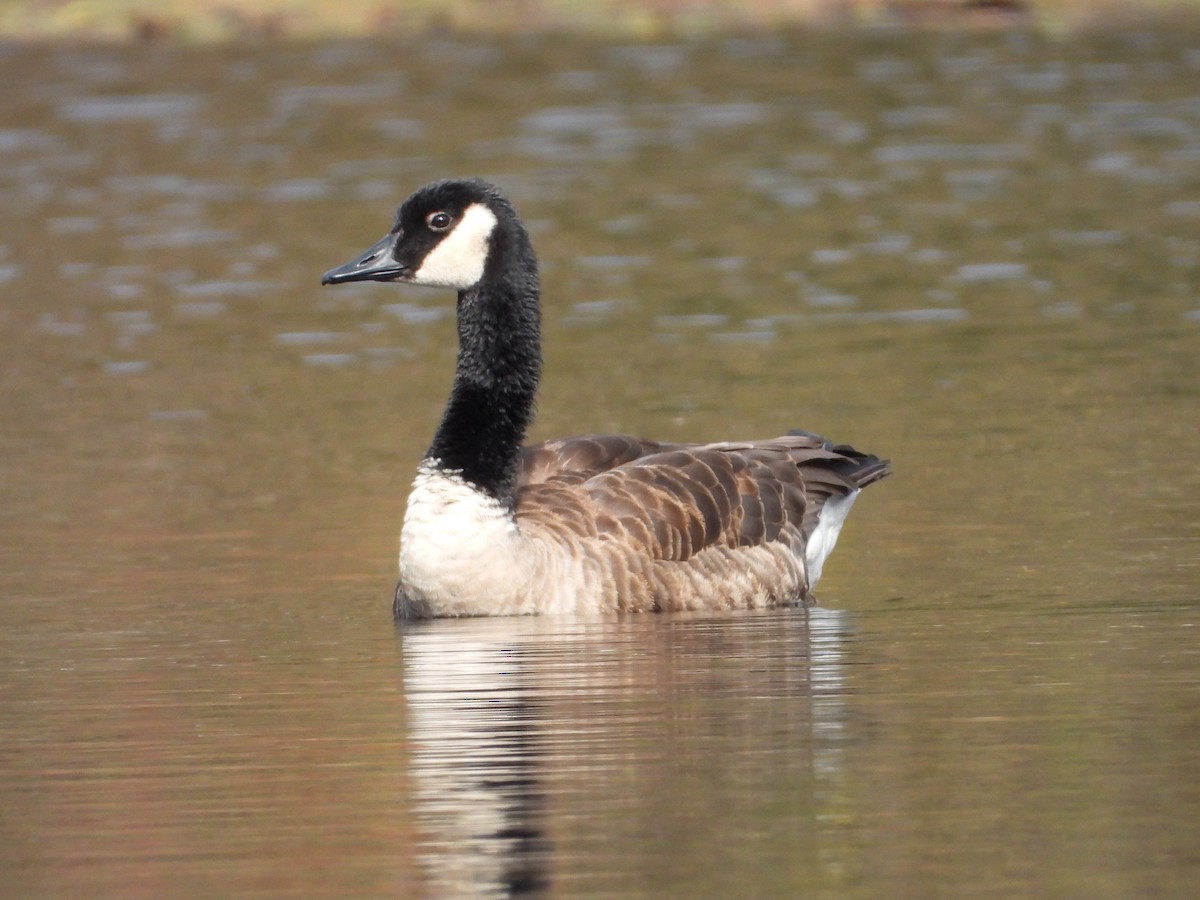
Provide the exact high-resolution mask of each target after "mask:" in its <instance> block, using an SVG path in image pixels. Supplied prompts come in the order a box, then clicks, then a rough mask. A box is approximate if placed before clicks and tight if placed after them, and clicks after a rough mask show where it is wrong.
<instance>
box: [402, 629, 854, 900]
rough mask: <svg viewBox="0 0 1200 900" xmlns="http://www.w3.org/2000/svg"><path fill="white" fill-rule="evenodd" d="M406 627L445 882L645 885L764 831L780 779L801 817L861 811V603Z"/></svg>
mask: <svg viewBox="0 0 1200 900" xmlns="http://www.w3.org/2000/svg"><path fill="white" fill-rule="evenodd" d="M399 627H400V639H401V641H402V644H403V655H404V673H405V674H404V678H405V693H406V701H407V710H408V717H407V729H408V743H409V746H410V748H411V756H410V766H411V775H412V784H413V795H412V801H413V803H412V804H411V808H412V809H414V811H415V822H414V823H413V824H414V825H415V827H416V830H417V832H418V834H419V835H420V836H421V837H420V840H419V844H418V847H417V848H416V850H417V853H418V854H419V858H420V863H421V867H422V869H423V871H424V875H425V878H426V879H427V884H428V895H429V896H431V897H506V896H518V895H529V894H533V895H536V894H540V893H544V892H547V891H549V889H550V888H551V887H554V888H555V889H556V890H559V889H561V888H562V885H563V884H564V883H565V884H569V885H571V886H573V887H584V886H587V885H592V886H602V887H604V888H605V889H609V890H611V889H613V888H619V887H620V884H621V882H622V881H624V880H625V879H628V882H627V883H629V884H636V883H637V882H638V881H640V880H642V879H644V878H646V877H648V876H649V875H650V874H651V873H653V872H654V871H655V867H656V866H660V865H664V864H666V863H667V862H670V858H671V857H672V856H675V857H676V859H675V861H674V862H671V865H673V866H674V865H678V864H680V863H681V862H683V863H686V862H687V859H688V857H689V856H690V855H694V854H696V853H697V852H699V851H698V848H700V847H710V848H720V847H722V846H723V845H725V846H727V845H728V842H729V836H728V835H726V834H723V830H724V829H729V828H734V829H737V828H739V827H740V826H739V818H740V817H742V816H745V817H747V818H748V819H755V821H756V822H757V823H758V824H757V825H756V827H761V821H760V820H761V816H760V814H759V812H757V811H756V805H757V804H759V803H760V802H764V799H763V798H762V797H759V796H758V794H759V793H761V792H762V790H766V791H767V793H768V795H769V796H768V798H767V799H768V800H769V802H770V803H773V804H775V805H776V806H778V800H779V797H780V796H781V793H780V792H783V793H782V796H786V792H787V791H789V790H791V791H793V792H794V795H795V810H796V815H798V816H800V820H799V825H800V827H801V828H804V827H809V828H812V829H818V828H820V827H823V826H821V825H820V824H819V823H820V822H822V821H826V820H844V818H845V817H844V814H843V811H842V810H841V809H840V808H839V809H837V810H834V812H835V813H836V815H834V816H832V817H831V816H830V815H829V813H830V807H831V806H839V807H844V805H845V802H846V801H845V798H844V791H842V790H841V789H840V788H839V786H838V785H839V781H840V778H841V768H842V767H841V764H840V757H841V754H842V752H843V749H844V747H845V742H846V739H847V736H846V716H845V710H844V693H845V690H844V682H843V679H844V664H843V643H844V639H845V636H846V633H847V628H848V623H847V621H846V617H845V614H844V613H840V612H837V611H830V610H826V609H821V608H816V607H814V608H807V609H806V608H796V609H786V610H774V611H768V612H764V613H732V614H731V613H726V614H720V615H718V614H695V615H671V616H644V617H627V618H624V619H622V618H605V619H591V620H586V619H585V620H579V619H556V618H554V617H549V618H529V619H467V620H453V619H451V620H436V621H428V622H406V623H403V624H401V625H400V626H399ZM722 773H732V774H733V775H736V777H722ZM760 789H762V790H760ZM805 823H808V824H807V825H806V824H805ZM796 825H797V820H794V818H793V819H788V820H787V822H786V827H787V831H788V832H789V833H787V834H779V835H778V836H777V837H778V839H779V840H786V841H788V842H792V843H793V845H794V842H795V841H797V839H804V838H805V835H803V834H796V833H795V831H796V830H797V829H796ZM744 837H745V833H744V829H742V832H741V833H740V834H739V836H738V838H737V839H744ZM812 837H813V839H814V844H819V835H813V836H812ZM775 838H776V836H772V835H770V834H768V835H766V837H764V840H775ZM817 849H818V850H819V849H820V848H819V847H817ZM716 852H717V854H718V855H719V853H720V851H719V850H717V851H716ZM821 852H823V853H824V856H825V857H826V858H827V857H829V853H828V848H826V850H825V851H821ZM706 855H708V856H712V852H711V851H710V852H709V853H708V854H706ZM836 862H837V861H836V860H828V864H830V865H833V864H836Z"/></svg>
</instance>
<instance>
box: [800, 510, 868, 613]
mask: <svg viewBox="0 0 1200 900" xmlns="http://www.w3.org/2000/svg"><path fill="white" fill-rule="evenodd" d="M857 498H858V491H854V492H853V493H850V494H847V495H846V496H844V497H836V498H834V497H830V498H829V499H828V500H827V501H825V505H824V506H823V507H822V508H821V518H820V519H818V520H817V527H816V529H815V530H814V531H813V533H812V534H811V535H810V536H809V538H808V544H807V545H806V546H805V548H804V561H805V565H806V566H807V567H808V588H809V590H812V589H813V587H815V586H816V583H817V581H819V580H820V578H821V569H822V568H824V566H825V560H827V559H829V554H830V553H832V552H833V547H834V545H835V544H836V543H837V539H838V535H839V534H840V533H841V531H842V525H843V524H844V523H845V521H846V516H848V515H849V514H850V507H851V506H853V505H854V501H855V500H856V499H857Z"/></svg>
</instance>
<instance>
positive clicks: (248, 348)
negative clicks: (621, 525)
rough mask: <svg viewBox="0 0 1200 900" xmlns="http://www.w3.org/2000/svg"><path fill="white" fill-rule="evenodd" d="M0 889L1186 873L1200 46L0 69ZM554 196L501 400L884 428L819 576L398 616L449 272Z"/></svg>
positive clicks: (452, 886) (1196, 555)
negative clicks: (688, 599) (427, 210)
mask: <svg viewBox="0 0 1200 900" xmlns="http://www.w3.org/2000/svg"><path fill="white" fill-rule="evenodd" d="M0 80H2V83H3V84H4V85H6V87H5V90H4V91H2V92H0V110H2V113H3V115H2V118H0V198H2V200H3V209H4V216H3V217H2V218H0V290H2V293H0V373H2V374H0V378H2V379H3V381H2V385H3V394H2V399H0V404H2V405H0V409H2V416H3V425H2V426H0V665H2V669H0V703H2V704H3V706H2V709H3V723H4V725H3V742H2V746H3V760H4V765H3V767H2V768H0V828H2V829H3V831H2V837H3V840H2V841H0V889H2V890H3V893H4V894H5V895H6V896H19V897H43V896H46V897H49V896H121V897H131V896H132V897H161V896H193V897H213V896H263V897H266V896H303V897H326V896H345V897H372V896H414V897H433V898H440V897H458V896H464V897H469V896H504V895H507V894H509V893H517V892H520V891H533V892H536V891H542V892H543V893H546V894H549V895H553V896H619V897H636V896H645V897H650V896H655V897H658V896H679V897H693V896H714V897H727V896H754V897H795V896H811V897H880V896H888V897H908V896H911V897H922V898H925V897H930V896H945V897H964V896H994V897H1012V896H1038V897H1046V896H1055V897H1060V896H1061V897H1068V896H1069V897H1088V898H1093V897H1114V898H1117V897H1132V896H1161V897H1183V896H1192V895H1194V891H1195V885H1196V884H1197V883H1198V881H1200V850H1198V849H1197V848H1200V714H1198V713H1197V709H1198V708H1200V703H1198V701H1200V630H1198V629H1200V567H1198V565H1197V564H1198V561H1200V471H1198V466H1197V446H1198V443H1200V406H1198V403H1197V401H1198V399H1200V288H1198V284H1197V282H1198V278H1197V275H1198V271H1200V35H1196V34H1190V33H1186V32H1176V33H1166V32H1140V33H1129V34H1123V35H1119V36H1108V37H1104V36H1094V37H1088V38H1080V39H1078V40H1075V41H1072V42H1068V43H1052V42H1043V41H1041V40H1038V39H1035V38H1031V37H1028V36H1024V35H992V36H986V35H984V36H974V37H964V36H961V35H953V34H943V35H937V36H932V37H917V36H914V35H906V34H901V33H895V34H863V35H859V36H856V37H839V36H836V35H832V34H822V35H810V36H752V37H748V38H730V39H723V40H718V41H713V42H710V43H704V44H670V45H645V46H599V45H597V46H589V45H582V44H577V43H572V42H569V41H551V40H549V39H528V40H526V41H523V42H520V43H518V44H513V45H501V44H487V43H482V42H470V41H458V40H450V39H436V40H430V41H428V42H426V43H423V44H412V45H388V44H373V43H329V44H314V45H307V46H284V45H273V44H261V45H246V46H231V47H216V48H196V49H181V48H177V47H168V46H160V47H151V48H142V49H137V48H121V47H77V46H73V47H66V46H61V47H18V46H9V47H6V48H4V49H3V50H2V51H0ZM451 174H479V175H483V176H486V177H489V178H492V179H493V180H495V181H497V182H498V183H500V184H501V185H502V186H503V187H504V188H505V189H506V190H507V191H508V192H509V193H510V194H511V195H512V196H513V198H514V200H515V201H516V202H517V204H518V207H519V209H520V210H521V212H522V213H523V215H524V216H525V218H526V219H527V221H529V223H530V224H531V226H532V228H533V230H534V234H535V240H536V241H537V244H538V247H539V250H540V253H541V257H542V260H543V265H544V286H545V293H546V298H545V302H546V341H547V346H546V353H547V366H546V382H545V385H544V389H543V392H542V398H541V405H540V419H539V421H538V424H537V425H536V431H535V434H534V435H533V437H543V436H551V435H555V434H569V433H575V432H580V431H586V430H601V429H603V430H610V429H620V430H628V431H633V432H637V433H642V434H647V435H650V436H654V437H659V438H664V439H695V440H710V439H719V438H726V437H752V436H759V437H761V436H767V435H771V434H775V433H778V432H780V431H782V430H785V429H787V428H791V427H797V426H799V427H805V428H808V429H811V430H815V431H819V432H821V433H824V434H827V435H829V436H831V437H834V438H836V439H838V440H846V441H850V442H853V443H854V444H856V445H858V446H860V447H862V448H864V449H868V450H871V451H874V452H877V453H881V454H884V455H888V456H890V457H891V458H892V459H893V460H894V463H895V468H896V475H895V476H894V477H893V478H891V479H889V480H887V481H885V482H883V483H881V484H880V485H878V486H876V487H874V488H872V489H871V490H870V491H869V492H868V493H867V494H866V495H864V497H863V498H862V500H861V502H860V503H859V504H858V506H857V507H856V509H855V513H854V516H853V517H852V518H851V522H850V524H849V525H848V527H847V529H846V531H845V533H844V534H843V538H842V542H841V545H840V546H839V548H838V551H837V553H835V555H834V557H833V559H832V560H831V562H830V564H829V566H828V567H827V571H826V575H825V580H824V581H823V582H822V586H821V591H820V595H821V598H822V603H823V605H822V606H821V607H818V608H814V609H810V610H803V609H793V610H782V611H775V612H770V613H762V614H753V615H749V614H747V615H722V616H640V617H632V618H626V619H600V620H588V621H575V620H556V619H546V620H517V621H511V620H488V621H446V622H433V623H426V624H420V625H414V626H405V627H403V628H400V629H396V628H394V626H393V624H392V622H391V618H390V610H389V602H390V589H391V583H392V580H393V578H394V569H395V551H396V533H397V531H398V525H399V520H400V515H401V511H402V508H403V499H404V494H405V491H406V487H407V484H408V481H409V478H410V473H411V471H412V468H413V466H414V465H415V462H416V460H417V459H418V458H419V456H420V453H421V451H422V450H423V449H424V446H425V444H426V443H427V441H428V438H429V435H430V433H431V431H432V428H433V426H434V424H435V422H436V419H437V415H438V412H439V410H440V406H441V402H442V400H443V398H444V395H445V393H446V391H447V389H448V385H449V379H450V375H451V369H452V365H453V352H454V351H453V332H452V323H451V319H450V317H449V310H450V308H451V299H450V298H449V297H446V296H441V295H439V294H437V293H435V292H426V293H421V292H413V291H406V290H403V289H399V288H391V287H388V286H363V287H357V288H349V287H348V288H342V289H338V290H332V289H324V290H322V289H321V288H320V287H319V286H318V280H319V277H320V273H321V272H323V271H324V270H325V269H326V268H328V267H329V266H331V265H334V264H336V263H339V262H342V261H344V259H346V258H348V256H349V255H350V254H352V253H354V252H356V251H358V250H360V249H362V248H364V247H365V246H366V245H367V244H368V243H369V242H371V241H372V240H374V239H375V238H376V237H377V236H378V234H380V233H381V232H382V230H383V229H384V228H385V227H386V225H387V224H388V222H389V221H390V216H391V214H392V211H393V208H394V206H395V205H396V204H397V203H398V202H399V201H400V200H401V199H403V197H404V196H406V195H407V193H408V192H409V191H410V190H412V189H413V188H414V187H416V186H417V185H419V184H421V183H423V182H424V181H426V180H428V179H430V178H433V177H439V176H445V175H451Z"/></svg>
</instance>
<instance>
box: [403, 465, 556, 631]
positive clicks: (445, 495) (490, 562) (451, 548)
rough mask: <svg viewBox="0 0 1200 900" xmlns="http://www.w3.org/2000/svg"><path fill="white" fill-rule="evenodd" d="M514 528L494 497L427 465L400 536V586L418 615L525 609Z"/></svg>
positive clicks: (520, 554)
mask: <svg viewBox="0 0 1200 900" xmlns="http://www.w3.org/2000/svg"><path fill="white" fill-rule="evenodd" d="M524 551H525V547H524V542H523V541H522V539H521V535H520V533H519V532H518V530H517V526H516V522H514V521H513V518H512V516H511V515H510V514H509V512H508V510H507V509H506V508H505V507H504V506H503V505H502V504H500V502H499V501H497V500H496V499H495V498H494V497H490V496H488V495H487V494H485V493H483V492H481V491H479V490H477V489H476V488H475V487H473V486H472V485H470V484H468V483H467V482H465V481H464V480H463V479H462V478H460V477H459V476H457V475H455V474H452V473H448V472H444V471H442V470H441V469H439V468H437V466H436V465H435V464H434V463H433V462H432V461H430V460H426V461H425V462H424V463H422V465H421V467H420V468H419V469H418V470H417V477H416V480H415V481H414V482H413V489H412V493H411V494H410V495H409V498H408V510H407V511H406V512H405V515H404V527H403V529H402V530H401V533H400V583H401V589H402V590H403V592H404V594H405V596H406V597H407V598H409V600H410V601H411V602H413V603H415V604H420V605H421V606H423V607H427V611H426V612H424V614H425V615H439V616H465V615H513V614H519V613H524V612H531V611H532V610H529V609H525V608H524V607H525V606H526V605H527V604H528V603H529V591H528V588H527V585H526V584H525V581H526V562H527V561H526V559H525V556H526V553H525V552H524Z"/></svg>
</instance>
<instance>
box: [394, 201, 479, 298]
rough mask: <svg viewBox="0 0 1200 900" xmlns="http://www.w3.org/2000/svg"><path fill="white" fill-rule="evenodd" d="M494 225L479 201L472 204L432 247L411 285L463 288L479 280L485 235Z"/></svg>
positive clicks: (411, 280) (460, 289) (457, 289)
mask: <svg viewBox="0 0 1200 900" xmlns="http://www.w3.org/2000/svg"><path fill="white" fill-rule="evenodd" d="M495 227H496V214H495V213H493V212H492V211H491V210H490V209H488V208H487V207H486V206H484V205H483V204H482V203H472V204H471V205H470V206H468V207H467V209H466V212H464V213H463V215H462V218H461V219H459V220H458V224H456V225H455V226H454V228H452V229H451V230H450V232H449V233H448V234H447V235H446V236H445V237H444V238H442V241H441V243H439V244H438V245H437V246H435V247H434V248H433V249H432V250H431V251H430V252H429V255H428V256H426V257H425V260H424V261H423V262H422V263H421V268H419V269H417V271H416V272H415V273H414V274H413V276H412V278H411V279H410V281H409V283H410V284H423V285H427V286H429V287H444V288H454V289H455V290H456V291H465V290H466V289H467V288H469V287H473V286H474V285H476V284H478V283H479V279H480V278H482V277H483V267H484V264H485V263H486V262H487V255H488V238H490V237H491V236H492V231H493V230H494V229H495Z"/></svg>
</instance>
